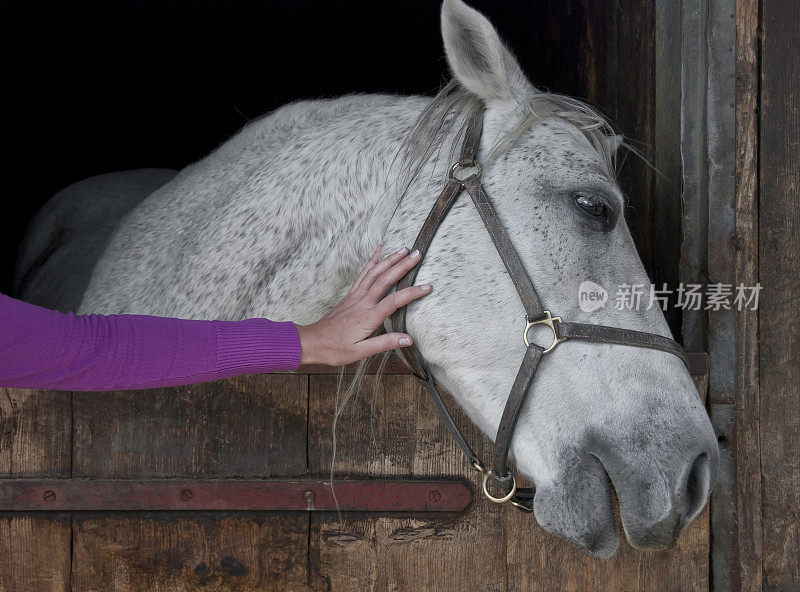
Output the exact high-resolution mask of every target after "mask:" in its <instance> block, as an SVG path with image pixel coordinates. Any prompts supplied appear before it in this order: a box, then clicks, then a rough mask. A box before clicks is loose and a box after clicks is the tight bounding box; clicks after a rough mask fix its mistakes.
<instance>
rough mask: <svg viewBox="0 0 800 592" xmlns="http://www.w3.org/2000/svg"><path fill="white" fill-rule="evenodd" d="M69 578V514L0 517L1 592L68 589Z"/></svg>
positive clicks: (64, 590) (35, 591)
mask: <svg viewBox="0 0 800 592" xmlns="http://www.w3.org/2000/svg"><path fill="white" fill-rule="evenodd" d="M0 487H3V483H2V481H0ZM69 580H70V518H69V516H48V517H43V516H41V515H38V516H30V515H28V516H25V515H20V514H16V515H9V514H4V515H1V516H0V592H67V591H68V590H69V589H70V587H69Z"/></svg>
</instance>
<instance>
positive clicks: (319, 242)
mask: <svg viewBox="0 0 800 592" xmlns="http://www.w3.org/2000/svg"><path fill="white" fill-rule="evenodd" d="M346 100H347V98H345V99H340V100H339V101H346ZM370 100H377V101H378V102H379V108H375V107H374V106H371V105H370V104H369V101H370ZM428 100H429V99H425V98H421V97H378V98H377V99H374V98H373V97H356V98H354V99H353V102H352V103H350V104H349V106H348V107H349V109H352V112H351V113H350V115H352V117H351V116H348V117H343V118H342V119H341V121H340V122H337V123H336V124H335V125H331V124H330V123H326V122H325V120H321V126H322V127H323V131H322V134H321V137H320V138H319V142H318V143H317V144H316V145H315V146H314V148H313V153H314V154H315V155H317V156H316V158H317V160H318V161H319V162H324V163H325V164H324V166H311V167H310V168H308V169H305V168H304V171H303V173H302V177H303V179H304V181H303V186H304V189H305V190H303V191H292V189H289V190H287V191H286V192H285V193H284V202H283V204H282V205H281V215H282V216H283V217H285V220H284V221H285V222H286V224H287V225H290V226H291V227H292V228H294V229H296V232H291V233H287V234H286V235H284V236H290V235H297V234H298V233H299V234H300V235H302V236H304V237H305V238H304V239H303V243H302V245H300V244H289V243H288V242H287V243H286V244H278V249H282V250H283V249H292V248H295V247H301V248H298V249H297V250H296V258H295V259H294V260H293V261H292V262H291V263H289V264H288V266H289V267H290V268H294V269H297V270H298V272H297V273H291V269H289V272H288V273H287V274H285V275H288V276H290V277H293V278H296V280H295V281H296V285H294V286H288V287H287V289H286V290H285V292H286V293H296V294H300V295H303V296H304V297H303V298H292V299H291V302H275V301H272V302H268V303H261V306H265V307H266V308H268V309H269V310H270V311H271V312H272V313H273V314H274V315H275V316H277V317H286V318H291V319H292V320H294V321H295V322H298V323H307V322H312V321H314V320H316V319H318V318H319V317H320V316H321V314H323V313H324V312H325V311H326V310H328V309H330V308H331V307H332V306H333V305H334V304H335V303H336V302H338V301H339V300H340V299H341V298H342V297H343V296H344V294H345V293H346V292H347V291H348V290H349V288H350V286H351V285H352V282H353V281H354V280H355V278H356V277H357V276H358V274H359V272H360V270H361V269H362V268H363V266H364V265H365V263H366V262H367V260H368V259H369V257H370V256H371V255H372V253H373V252H374V251H375V248H376V247H377V245H378V244H379V243H381V242H384V243H385V244H384V249H383V254H384V255H386V254H388V253H391V252H394V251H395V250H397V249H399V248H401V247H403V246H407V247H410V246H411V244H412V243H413V239H414V236H415V235H416V232H417V231H418V230H419V226H420V225H421V220H418V219H417V217H415V216H411V217H406V216H405V215H404V212H408V211H416V210H419V209H420V208H427V207H429V206H427V205H423V204H415V203H414V202H415V199H416V196H418V195H420V189H419V185H420V183H419V182H418V181H415V182H414V184H412V186H411V187H408V188H405V187H404V184H407V183H408V176H407V174H406V173H407V168H406V167H407V163H404V162H403V158H402V157H398V151H399V150H400V149H401V144H402V142H404V141H405V139H406V138H407V136H408V134H409V132H410V130H411V128H412V126H413V123H414V121H415V120H416V118H417V117H418V116H419V113H420V112H421V111H422V109H423V108H424V107H425V104H426V102H427V101H428ZM361 101H365V102H366V104H365V105H362V104H359V103H360V102H361ZM384 101H385V102H384ZM317 105H318V104H317V103H311V104H310V105H307V106H304V105H303V104H302V103H301V104H298V105H297V106H296V107H290V109H289V110H288V113H278V114H276V116H277V117H276V119H275V124H277V125H282V120H285V119H289V120H291V119H292V118H293V117H295V114H294V112H293V109H295V108H296V109H299V108H300V107H305V108H306V109H309V110H310V111H311V112H312V113H313V111H314V109H316V108H317ZM339 107H340V103H338V102H334V103H332V104H331V103H327V102H326V103H323V104H321V105H320V106H319V108H321V109H330V110H331V111H334V112H335V110H336V109H337V108H339ZM362 108H363V111H362V110H361V109H362ZM305 116H306V117H307V116H308V114H307V112H306V114H305ZM334 116H335V113H334ZM312 117H313V115H312ZM301 152H302V153H303V155H301V156H298V155H297V153H296V152H295V153H293V158H295V159H297V158H299V159H300V161H301V162H302V160H303V159H304V155H305V154H306V151H305V150H301ZM424 173H425V171H423V173H422V174H420V175H419V176H420V177H425V174H424ZM290 185H291V184H290ZM404 189H407V191H406V192H405V197H404V200H403V204H402V208H398V207H397V205H398V199H399V198H400V196H401V194H403V190H404ZM434 197H435V196H434ZM423 217H424V214H423ZM284 252H285V251H284ZM301 270H302V271H303V273H300V271H301ZM308 270H313V272H309V271H308ZM254 279H255V280H256V281H257V280H258V278H254ZM254 312H256V311H254Z"/></svg>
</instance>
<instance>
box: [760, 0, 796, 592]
mask: <svg viewBox="0 0 800 592" xmlns="http://www.w3.org/2000/svg"><path fill="white" fill-rule="evenodd" d="M761 14H762V19H763V21H762V27H763V38H762V45H761V60H762V62H761V120H760V132H761V136H760V144H759V155H760V167H759V168H760V199H759V223H760V232H759V242H758V260H759V276H758V277H759V281H760V282H761V286H762V290H761V300H760V303H759V333H758V334H759V337H760V340H761V343H760V349H759V375H760V395H761V397H760V416H761V426H760V430H761V432H760V441H761V473H762V477H763V481H762V488H761V494H762V498H763V504H762V520H763V533H764V535H763V561H764V563H763V570H764V571H763V589H764V590H769V591H775V592H777V591H781V592H789V591H790V590H798V589H800V520H798V517H799V516H800V496H798V491H800V363H798V360H799V359H800V330H798V325H800V310H798V307H797V305H796V303H797V286H798V285H800V234H799V232H800V231H799V230H798V229H800V209H798V203H800V159H798V154H800V59H798V55H797V44H798V41H797V40H798V39H800V3H797V2H781V1H777V0H764V1H763V2H762V3H761Z"/></svg>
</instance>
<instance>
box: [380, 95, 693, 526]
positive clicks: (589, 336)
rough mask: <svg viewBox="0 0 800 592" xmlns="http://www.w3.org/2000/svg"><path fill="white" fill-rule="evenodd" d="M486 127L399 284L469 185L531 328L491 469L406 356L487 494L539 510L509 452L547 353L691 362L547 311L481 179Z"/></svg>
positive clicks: (660, 343) (649, 336) (672, 349)
mask: <svg viewBox="0 0 800 592" xmlns="http://www.w3.org/2000/svg"><path fill="white" fill-rule="evenodd" d="M482 130H483V110H481V111H479V112H477V113H476V114H475V115H474V116H473V117H472V119H471V120H470V121H469V124H468V125H467V130H466V133H465V135H464V144H463V146H462V149H461V155H460V158H459V160H458V162H456V163H455V164H454V165H453V166H452V167H451V168H450V173H449V175H448V181H447V184H446V185H445V186H444V189H443V190H442V193H441V194H440V195H439V198H438V199H437V200H436V203H435V204H434V205H433V208H432V209H431V211H430V213H429V214H428V217H427V218H426V220H425V223H424V224H423V225H422V229H421V230H420V231H419V234H418V235H417V238H416V240H415V241H414V247H413V248H414V249H418V250H419V252H420V262H419V263H418V264H417V265H416V266H414V268H413V269H411V271H409V272H408V273H407V274H406V275H405V276H404V277H403V278H402V279H401V280H400V281H399V282H398V283H397V290H402V289H403V288H406V287H408V286H410V285H412V284H413V283H414V280H415V279H416V277H417V272H418V271H419V268H420V265H421V264H422V261H423V259H424V258H425V255H426V253H427V251H428V247H430V244H431V242H432V241H433V237H434V236H435V235H436V231H437V229H438V228H439V226H440V225H441V223H442V220H444V218H445V217H446V216H447V213H448V212H449V211H450V208H451V206H452V205H453V203H455V201H456V199H457V198H458V196H459V195H461V192H462V191H463V190H466V191H467V193H468V194H469V196H470V197H471V198H472V202H473V203H474V204H475V208H476V209H477V210H478V213H479V214H480V216H481V219H482V220H483V223H484V225H485V226H486V230H487V231H488V232H489V235H490V236H491V238H492V242H493V243H494V246H495V248H496V249H497V252H498V253H499V254H500V258H501V259H502V260H503V264H504V265H505V267H506V270H507V271H508V275H509V276H510V277H511V280H512V281H513V282H514V286H515V287H516V289H517V292H518V293H519V297H520V299H521V300H522V304H523V305H524V307H525V332H524V334H523V341H524V343H525V346H526V347H527V349H526V350H525V356H524V358H523V359H522V364H521V365H520V367H519V371H518V372H517V376H516V378H515V380H514V384H513V386H512V387H511V393H510V394H509V395H508V399H507V401H506V406H505V409H504V410H503V416H502V419H501V420H500V427H499V428H498V430H497V436H496V437H495V443H494V455H493V461H492V462H493V465H492V468H491V470H490V469H488V468H487V467H486V465H484V464H483V463H482V462H481V460H480V459H479V458H478V456H477V455H476V454H475V452H474V451H473V450H472V448H471V447H470V445H469V444H468V443H467V441H466V439H465V438H464V435H463V434H462V433H461V431H460V430H459V429H458V427H457V426H456V424H455V422H454V421H453V417H452V416H451V415H450V412H449V411H448V410H447V407H446V406H445V404H444V401H443V400H442V396H441V394H440V393H439V389H438V387H437V386H436V382H435V381H434V379H433V376H431V373H430V371H429V370H428V367H427V365H426V364H425V361H424V359H423V358H422V355H421V354H420V351H419V349H417V346H416V345H415V344H412V345H411V346H409V347H407V348H405V349H404V351H403V353H404V354H405V355H406V358H407V362H408V365H409V366H410V367H411V370H412V371H413V373H414V376H415V377H416V378H417V380H419V381H420V382H421V383H422V385H423V386H424V387H425V390H427V391H428V394H429V395H430V397H431V400H432V401H433V405H434V407H436V411H437V412H438V413H439V416H440V417H441V419H442V422H443V423H444V425H445V426H446V427H447V429H448V430H449V431H450V433H451V434H452V435H453V438H454V439H455V441H456V444H458V446H459V448H461V450H462V451H463V452H464V454H465V455H466V456H467V458H468V459H469V461H470V464H471V465H472V466H473V467H474V468H475V469H477V470H478V471H480V472H481V473H482V474H483V493H484V494H485V495H486V497H488V498H489V499H490V500H491V501H493V502H497V503H502V502H505V501H510V502H511V503H512V504H513V505H515V506H517V507H518V508H520V509H522V510H526V511H533V498H534V493H535V489H534V488H518V487H517V486H516V479H515V477H514V475H513V474H512V473H511V471H510V470H509V469H508V466H507V465H506V461H507V460H508V452H509V448H510V446H511V439H512V437H513V435H514V428H515V427H516V425H517V419H519V414H520V411H521V410H522V405H523V404H524V402H525V396H526V394H527V392H528V390H529V388H530V385H531V382H532V381H533V377H534V376H535V375H536V370H537V368H538V367H539V362H540V361H541V359H542V356H544V355H546V354H549V353H550V352H552V351H553V350H554V349H555V347H556V346H557V345H558V344H559V343H561V342H563V341H566V340H568V339H577V340H582V341H593V342H598V343H613V344H617V345H628V346H633V347H643V348H648V349H657V350H661V351H665V352H669V353H671V354H674V355H676V356H678V357H679V358H680V359H681V360H683V363H684V364H686V365H687V367H688V362H687V360H686V355H685V354H684V351H683V348H682V347H681V346H680V345H679V344H678V343H677V342H675V341H674V340H672V339H669V338H667V337H663V336H661V335H656V334H654V333H644V332H641V331H632V330H630V329H620V328H617V327H607V326H604V325H591V324H586V323H570V322H564V321H562V320H561V317H554V316H552V315H551V313H550V311H549V310H544V308H543V307H542V303H541V301H540V300H539V295H538V294H537V292H536V288H534V286H533V282H532V281H531V278H530V276H528V273H527V272H526V271H525V267H524V266H523V265H522V261H520V258H519V255H518V254H517V251H516V249H514V245H513V244H512V243H511V240H510V239H509V237H508V234H507V233H506V231H505V229H504V228H503V225H502V224H501V222H500V220H499V218H498V217H497V213H496V212H495V209H494V207H493V206H492V202H491V200H490V199H489V196H488V195H487V193H486V190H485V189H484V187H483V185H482V184H481V181H480V178H481V173H482V168H481V165H480V164H479V163H478V162H477V161H476V160H475V158H476V153H477V149H478V145H479V143H480V138H481V132H482ZM462 168H465V169H466V168H473V169H474V170H475V172H474V173H473V174H471V175H470V176H468V177H466V178H463V179H462V178H458V177H457V176H456V171H458V170H459V169H462ZM390 322H391V325H392V330H393V331H399V332H405V327H406V308H405V307H403V308H400V309H398V310H397V311H395V312H394V314H392V316H391V320H390ZM535 325H547V326H548V327H549V328H550V329H551V331H552V332H553V341H552V343H551V344H550V346H549V347H547V348H543V347H541V346H539V345H537V344H536V343H533V342H529V341H528V331H530V329H531V328H532V327H533V326H535ZM490 477H491V478H492V479H493V480H494V481H496V482H497V484H498V485H499V486H500V487H501V488H502V490H503V491H505V495H503V496H501V497H495V496H493V495H492V494H491V493H489V489H488V481H489V478H490Z"/></svg>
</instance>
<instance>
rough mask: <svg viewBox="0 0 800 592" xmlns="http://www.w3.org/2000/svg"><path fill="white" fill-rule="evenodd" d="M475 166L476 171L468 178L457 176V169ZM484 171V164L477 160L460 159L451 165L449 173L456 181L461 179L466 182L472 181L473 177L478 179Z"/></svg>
mask: <svg viewBox="0 0 800 592" xmlns="http://www.w3.org/2000/svg"><path fill="white" fill-rule="evenodd" d="M470 167H471V168H474V169H475V171H476V172H475V173H473V174H472V175H470V176H469V177H467V178H466V179H459V178H458V177H456V171H457V170H458V169H461V168H470ZM482 173H483V166H482V165H481V163H479V162H478V161H476V160H459V161H458V162H457V163H455V164H454V165H453V166H451V167H450V172H449V173H448V174H447V176H448V177H450V178H451V179H455V180H456V181H460V182H461V183H466V182H467V181H471V180H472V179H477V178H478V177H480V176H481V174H482Z"/></svg>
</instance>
